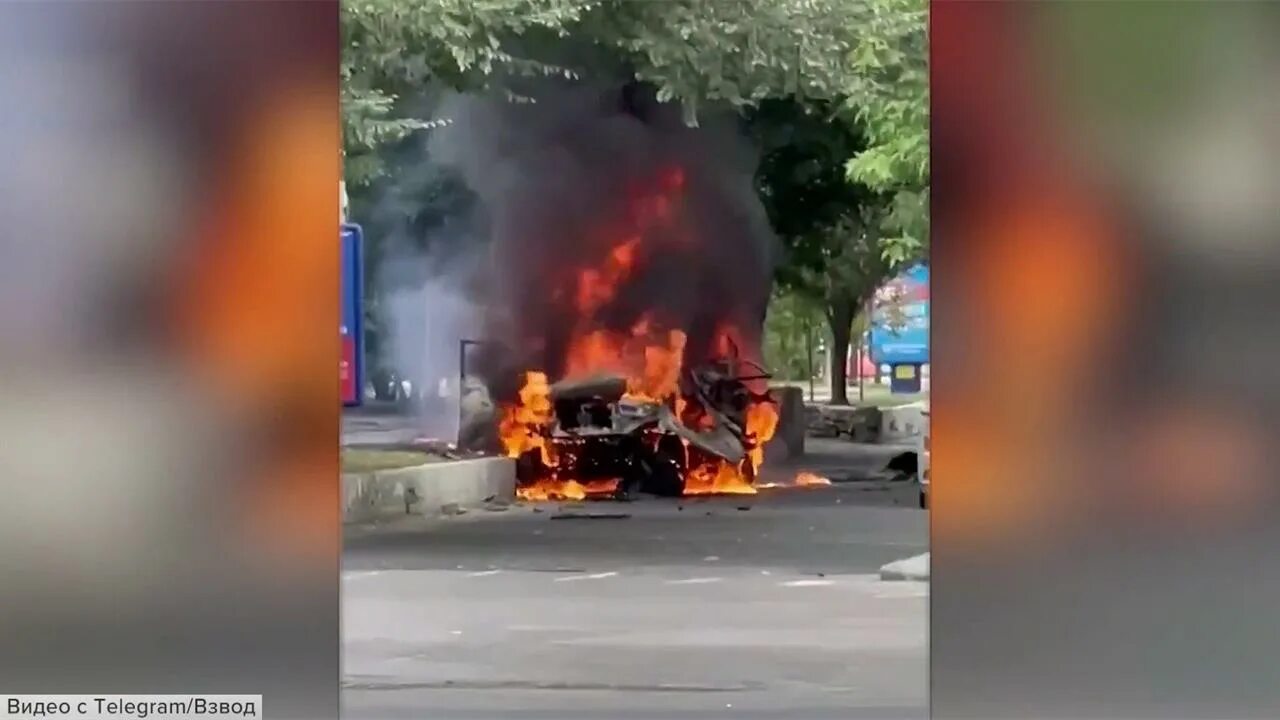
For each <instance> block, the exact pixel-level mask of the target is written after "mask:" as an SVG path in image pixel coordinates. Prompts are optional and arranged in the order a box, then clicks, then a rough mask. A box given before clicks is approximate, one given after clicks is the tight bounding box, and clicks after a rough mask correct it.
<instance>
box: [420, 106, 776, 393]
mask: <svg viewBox="0 0 1280 720" xmlns="http://www.w3.org/2000/svg"><path fill="white" fill-rule="evenodd" d="M531 97H532V99H533V100H534V101H533V102H525V103H519V102H510V101H508V100H507V99H505V98H502V99H496V98H477V97H474V96H462V97H456V98H453V99H451V100H450V101H447V102H446V103H445V104H444V107H443V108H442V109H441V112H440V115H441V116H442V117H448V118H450V119H451V120H452V121H453V123H452V124H451V125H450V126H448V127H447V128H445V129H443V130H440V131H437V132H436V133H435V134H434V136H433V139H432V143H431V148H430V154H431V156H432V158H433V159H434V160H435V161H437V162H442V163H446V164H448V165H451V166H453V167H455V168H456V169H457V170H458V171H459V172H460V174H461V175H462V176H463V177H464V178H465V179H466V182H467V183H468V184H469V185H470V187H471V188H472V190H473V191H474V192H475V193H476V195H477V196H478V198H479V199H480V205H481V208H482V212H483V213H484V215H485V218H484V219H485V225H486V226H487V228H488V230H489V236H490V237H489V239H490V242H489V243H488V248H487V249H488V252H491V253H492V263H491V265H490V272H491V274H490V275H489V276H488V277H487V278H486V281H485V285H486V287H487V289H488V291H487V293H486V295H487V301H488V312H489V317H488V319H487V321H486V323H485V325H486V327H485V329H484V335H485V337H486V339H488V340H492V341H496V343H498V344H499V345H501V347H502V348H503V349H502V350H497V349H495V348H490V350H489V352H488V353H487V354H486V356H485V358H484V360H482V363H483V364H484V365H485V366H487V367H488V368H489V371H488V372H486V375H489V377H488V379H489V381H490V383H491V384H494V385H495V387H494V390H495V393H497V394H504V393H503V391H502V390H501V389H500V386H501V384H502V383H501V382H500V381H499V378H497V377H494V376H493V375H494V374H495V373H498V371H497V370H496V368H499V367H501V368H502V369H503V370H504V371H510V370H515V369H524V368H529V367H540V368H542V369H545V370H546V371H547V372H548V373H549V374H550V375H551V376H552V378H553V379H554V378H556V377H558V376H560V374H561V373H562V372H563V367H562V361H563V358H564V355H565V350H566V345H567V343H568V341H569V331H570V330H571V325H572V323H573V321H574V319H575V318H576V317H577V315H578V314H577V312H576V311H575V309H574V308H573V302H572V297H573V290H574V287H575V284H576V278H577V276H578V273H579V272H580V271H581V270H582V269H584V268H594V267H600V266H602V265H603V264H605V262H606V258H607V257H608V256H609V253H610V252H611V251H613V249H614V248H615V247H617V246H618V245H619V244H621V243H622V242H624V241H625V240H626V239H627V238H628V237H629V236H630V235H633V234H635V233H637V232H639V234H640V235H641V240H640V242H639V244H638V245H637V249H636V254H635V262H634V265H633V267H632V270H631V272H630V273H629V274H628V275H627V276H626V278H625V280H624V281H623V282H622V283H620V285H619V286H618V289H617V292H616V294H615V295H614V297H613V298H612V299H611V300H610V301H609V302H607V303H605V304H604V305H603V306H602V307H600V309H599V310H598V311H597V312H596V313H595V314H594V316H593V324H594V326H595V327H597V328H604V329H610V330H619V331H622V330H625V329H627V328H630V327H631V326H632V325H633V324H634V323H635V322H636V321H637V320H639V319H640V318H641V317H642V316H643V315H644V314H646V313H649V314H650V315H651V317H652V318H653V320H654V321H656V322H658V323H660V324H662V325H663V326H665V327H667V328H678V329H682V330H684V331H685V332H686V333H687V334H688V346H687V348H688V350H687V353H686V358H687V359H690V360H696V359H697V358H699V357H707V356H709V355H710V354H711V353H712V347H713V343H714V339H715V335H716V330H717V328H718V327H720V326H721V325H722V324H730V325H732V326H734V327H735V328H736V329H737V330H738V331H739V332H740V333H741V343H742V345H743V346H744V348H743V350H744V352H746V353H750V354H758V347H759V342H760V333H761V326H762V322H763V319H764V313H765V308H766V305H767V303H768V297H769V291H770V286H771V282H772V274H773V269H774V264H775V261H776V257H777V241H776V239H775V237H774V235H773V233H772V231H771V229H770V227H769V223H768V219H767V217H766V215H765V212H764V209H763V207H762V205H761V203H760V201H759V198H758V197H757V195H756V193H755V189H754V185H753V174H754V171H755V166H756V157H755V153H754V151H753V149H752V148H751V147H750V146H749V145H748V144H747V142H746V141H745V139H744V137H743V135H742V133H741V132H740V131H739V129H738V128H737V127H736V125H734V124H733V123H732V122H731V121H726V122H716V121H712V122H705V121H704V123H703V124H702V126H701V127H696V128H693V127H687V126H686V125H685V124H684V123H683V122H682V120H681V117H680V111H679V108H678V106H676V105H674V104H662V103H658V102H656V101H655V100H654V99H653V96H652V94H651V93H650V92H648V91H647V90H645V89H644V88H643V87H640V86H636V85H634V84H633V85H628V86H625V87H613V88H610V89H603V90H602V89H600V88H598V87H597V88H586V87H564V86H558V87H548V88H546V89H544V90H543V91H541V92H539V93H537V94H535V95H532V96H531ZM663 188H666V190H665V191H664V190H663ZM675 188H678V190H676V189H675ZM664 192H665V193H666V194H667V196H668V197H671V198H673V199H674V202H672V203H671V204H670V205H669V206H668V207H667V210H668V212H667V213H666V214H665V217H666V218H667V219H666V220H665V221H653V222H649V223H648V224H647V226H646V224H645V223H644V222H639V221H632V220H629V214H630V213H633V212H634V210H635V208H636V207H638V205H637V203H643V202H644V198H654V197H657V196H659V195H662V194H663V193H664ZM659 202H660V201H659Z"/></svg>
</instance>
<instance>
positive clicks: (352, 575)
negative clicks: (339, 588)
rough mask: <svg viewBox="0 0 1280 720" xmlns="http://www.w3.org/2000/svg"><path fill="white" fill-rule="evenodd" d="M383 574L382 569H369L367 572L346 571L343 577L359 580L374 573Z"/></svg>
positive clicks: (344, 578)
mask: <svg viewBox="0 0 1280 720" xmlns="http://www.w3.org/2000/svg"><path fill="white" fill-rule="evenodd" d="M381 574H382V571H381V570H369V571H367V572H344V573H342V579H343V580H359V579H360V578H367V577H373V576H374V575H381Z"/></svg>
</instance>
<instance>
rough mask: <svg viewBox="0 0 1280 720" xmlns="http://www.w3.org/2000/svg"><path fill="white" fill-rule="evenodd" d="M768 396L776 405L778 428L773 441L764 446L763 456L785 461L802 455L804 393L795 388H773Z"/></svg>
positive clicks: (804, 424) (804, 416)
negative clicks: (770, 396) (771, 397)
mask: <svg viewBox="0 0 1280 720" xmlns="http://www.w3.org/2000/svg"><path fill="white" fill-rule="evenodd" d="M770 394H771V395H772V396H773V400H774V402H776V403H777V404H778V427H777V429H776V430H775V431H774V433H773V439H772V440H770V441H769V442H768V443H766V444H765V448H764V456H765V457H766V458H769V459H771V460H772V459H777V460H786V459H789V458H794V457H800V456H801V455H804V438H805V434H806V433H805V430H806V426H807V425H808V422H807V418H806V409H805V405H804V391H802V390H801V389H800V388H797V387H783V388H774V389H773V390H771V391H770Z"/></svg>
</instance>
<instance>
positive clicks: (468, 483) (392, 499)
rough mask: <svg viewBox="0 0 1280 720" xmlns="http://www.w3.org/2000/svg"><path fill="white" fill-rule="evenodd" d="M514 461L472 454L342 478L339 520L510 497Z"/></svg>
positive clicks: (425, 512)
mask: <svg viewBox="0 0 1280 720" xmlns="http://www.w3.org/2000/svg"><path fill="white" fill-rule="evenodd" d="M515 487H516V465H515V461H513V460H511V459H509V458H492V457H486V458H476V459H472V460H453V461H448V462H435V463H427V464H425V465H416V466H413V467H407V468H396V469H394V470H382V471H378V472H370V473H344V474H343V476H342V493H343V522H348V523H356V522H369V521H372V520H381V519H389V518H393V517H403V516H405V515H422V516H428V517H433V516H436V515H441V514H453V512H455V511H454V508H464V509H465V508H468V507H477V506H479V505H482V504H483V503H484V502H485V501H486V500H487V499H489V498H494V499H496V500H505V501H508V502H510V501H513V500H514V499H515ZM446 508H449V509H446Z"/></svg>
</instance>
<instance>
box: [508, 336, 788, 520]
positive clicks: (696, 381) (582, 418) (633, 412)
mask: <svg viewBox="0 0 1280 720" xmlns="http://www.w3.org/2000/svg"><path fill="white" fill-rule="evenodd" d="M768 378H769V374H768V373H767V372H766V371H765V370H764V369H763V368H761V367H759V366H758V365H756V364H755V363H752V362H750V361H743V360H739V359H737V358H717V359H715V360H712V361H710V362H708V363H706V364H704V365H701V366H699V367H696V368H691V369H687V370H685V371H684V372H682V373H681V374H680V377H679V382H678V384H677V385H676V387H675V389H674V392H671V393H670V394H668V395H666V396H665V397H654V396H652V395H648V394H644V393H641V392H636V383H635V382H634V381H633V380H629V379H628V378H627V377H626V376H625V375H621V374H597V375H593V376H590V377H586V378H575V379H566V380H562V381H560V382H557V383H555V384H548V383H547V378H546V375H545V374H544V373H541V372H528V373H526V376H525V383H524V386H523V387H522V388H521V391H520V399H519V401H518V402H517V403H514V404H511V405H508V406H506V407H505V408H504V412H503V413H502V417H501V420H500V422H499V435H500V437H501V439H502V442H503V445H504V449H505V450H506V452H507V454H508V455H509V456H511V457H514V458H516V460H517V470H516V475H517V483H518V492H519V494H520V495H521V496H522V497H525V498H527V499H558V498H564V499H580V498H583V497H586V496H588V495H612V496H614V497H617V498H629V497H632V496H633V495H635V494H636V493H647V494H654V495H664V496H680V495H684V494H697V493H752V492H754V491H755V488H754V487H753V485H754V482H755V477H756V470H757V469H758V467H759V465H760V462H761V461H762V460H763V445H764V443H765V442H766V441H767V440H768V439H769V438H770V437H771V436H772V434H773V430H774V427H775V425H776V422H777V417H778V413H777V408H776V405H775V403H774V401H773V400H772V398H771V397H770V396H769V395H768V393H767V392H758V391H756V390H753V385H757V384H760V383H762V382H763V381H765V380H767V379H768Z"/></svg>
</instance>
